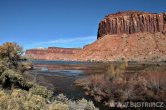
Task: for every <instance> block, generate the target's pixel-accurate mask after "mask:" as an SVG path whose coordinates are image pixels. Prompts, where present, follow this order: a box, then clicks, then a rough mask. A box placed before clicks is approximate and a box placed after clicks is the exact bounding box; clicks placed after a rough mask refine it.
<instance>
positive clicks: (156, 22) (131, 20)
mask: <svg viewBox="0 0 166 110" xmlns="http://www.w3.org/2000/svg"><path fill="white" fill-rule="evenodd" d="M138 32H149V33H156V32H162V33H166V13H159V14H156V13H148V12H139V11H126V12H118V13H115V14H110V15H107V16H106V17H105V18H104V19H103V20H102V21H101V22H100V23H99V28H98V36H97V38H98V39H99V38H101V37H103V36H104V35H113V34H123V33H126V34H133V33H138Z"/></svg>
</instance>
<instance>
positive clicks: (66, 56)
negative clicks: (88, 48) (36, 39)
mask: <svg viewBox="0 0 166 110" xmlns="http://www.w3.org/2000/svg"><path fill="white" fill-rule="evenodd" d="M81 50H82V49H79V48H58V47H49V48H48V49H30V50H26V52H25V55H26V56H27V57H28V58H33V59H43V60H71V56H73V54H75V53H77V52H79V51H81Z"/></svg>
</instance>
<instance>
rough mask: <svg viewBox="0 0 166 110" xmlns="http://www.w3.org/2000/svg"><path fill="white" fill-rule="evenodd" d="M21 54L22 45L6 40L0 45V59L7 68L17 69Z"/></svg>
mask: <svg viewBox="0 0 166 110" xmlns="http://www.w3.org/2000/svg"><path fill="white" fill-rule="evenodd" d="M22 54H23V50H22V47H21V46H19V45H18V44H16V43H11V42H7V43H4V44H3V45H2V46H0V60H2V61H4V62H5V64H6V66H7V67H8V68H15V69H17V68H18V63H19V61H20V60H21V55H22Z"/></svg>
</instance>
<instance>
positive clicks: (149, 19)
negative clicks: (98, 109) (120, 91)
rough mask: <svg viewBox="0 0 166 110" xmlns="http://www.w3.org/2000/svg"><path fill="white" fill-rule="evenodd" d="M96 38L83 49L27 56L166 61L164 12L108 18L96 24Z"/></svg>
mask: <svg viewBox="0 0 166 110" xmlns="http://www.w3.org/2000/svg"><path fill="white" fill-rule="evenodd" d="M97 39H98V40H96V41H95V42H93V43H92V44H89V45H86V46H84V48H83V49H70V48H66V49H65V48H55V47H51V48H48V49H31V50H27V51H26V55H27V56H31V57H32V58H35V59H45V60H76V61H87V60H95V61H117V60H121V59H125V60H129V61H166V13H159V14H156V13H148V12H138V11H126V12H118V13H115V14H110V15H107V16H106V17H105V18H104V19H103V20H102V21H101V22H100V23H99V27H98V36H97Z"/></svg>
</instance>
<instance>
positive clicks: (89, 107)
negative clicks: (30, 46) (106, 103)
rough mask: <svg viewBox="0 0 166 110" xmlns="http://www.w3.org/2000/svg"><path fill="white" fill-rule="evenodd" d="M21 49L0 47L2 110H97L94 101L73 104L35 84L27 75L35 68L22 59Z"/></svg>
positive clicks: (0, 95)
mask: <svg viewBox="0 0 166 110" xmlns="http://www.w3.org/2000/svg"><path fill="white" fill-rule="evenodd" d="M22 54H23V51H22V47H20V46H19V45H17V44H16V43H10V42H7V43H5V44H3V45H1V46H0V110H96V109H97V108H96V107H95V106H94V104H93V103H92V102H91V101H87V100H85V99H81V100H77V101H72V100H70V99H68V98H67V97H66V96H64V95H63V94H60V95H58V96H53V92H52V91H51V90H48V89H47V88H46V87H43V86H39V85H37V84H36V83H35V81H34V79H35V78H33V76H32V75H31V74H29V73H28V70H29V69H32V68H33V66H32V64H31V63H30V62H27V61H26V59H25V58H23V56H22Z"/></svg>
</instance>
